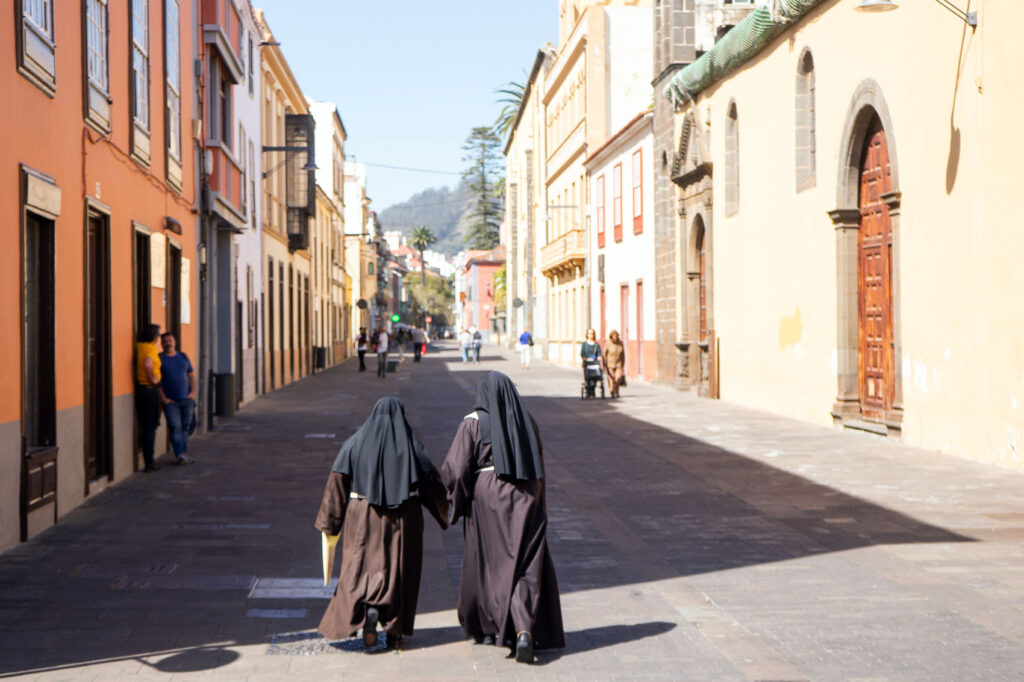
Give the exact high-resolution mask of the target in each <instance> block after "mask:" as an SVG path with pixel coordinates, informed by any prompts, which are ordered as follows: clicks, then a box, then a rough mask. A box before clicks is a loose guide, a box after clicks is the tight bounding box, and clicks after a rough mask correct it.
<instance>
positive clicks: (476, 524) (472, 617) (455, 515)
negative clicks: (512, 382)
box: [441, 417, 565, 649]
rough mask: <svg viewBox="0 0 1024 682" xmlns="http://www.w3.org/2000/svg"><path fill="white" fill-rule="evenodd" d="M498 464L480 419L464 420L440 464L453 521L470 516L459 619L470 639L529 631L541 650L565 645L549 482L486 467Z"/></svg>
mask: <svg viewBox="0 0 1024 682" xmlns="http://www.w3.org/2000/svg"><path fill="white" fill-rule="evenodd" d="M538 440H539V438H538ZM492 465H493V461H492V458H491V446H490V444H487V443H484V442H482V441H481V438H480V427H479V424H478V422H477V420H476V419H475V418H472V417H469V418H466V419H464V420H463V421H462V423H461V424H460V425H459V429H458V431H457V432H456V434H455V440H454V441H453V442H452V446H451V448H450V449H449V450H448V456H447V457H446V458H445V461H444V464H443V465H442V466H441V477H442V479H443V480H444V484H445V487H446V488H447V489H448V496H449V499H450V500H451V502H452V520H451V522H452V523H455V521H457V520H458V519H459V518H463V519H465V521H464V534H465V542H466V546H465V555H464V557H463V561H462V580H461V584H460V585H459V601H458V614H459V622H460V623H461V624H462V627H463V629H464V630H465V631H466V634H467V635H469V636H470V637H475V638H480V637H483V636H485V635H494V636H495V639H496V642H497V643H498V644H511V643H513V642H514V641H515V639H516V635H517V633H519V632H524V631H525V632H529V633H531V635H532V636H533V642H534V647H535V648H537V649H546V648H558V647H564V646H565V632H564V630H563V628H562V606H561V602H560V600H559V597H558V579H557V577H556V576H555V565H554V563H553V562H552V561H551V554H550V552H549V551H548V544H547V536H546V533H547V525H548V517H547V507H546V504H545V498H544V480H543V479H535V480H529V481H520V480H512V479H506V478H505V477H499V476H497V475H495V473H494V471H493V470H491V471H480V469H484V468H486V467H490V466H492Z"/></svg>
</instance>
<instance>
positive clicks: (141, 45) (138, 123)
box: [131, 0, 150, 165]
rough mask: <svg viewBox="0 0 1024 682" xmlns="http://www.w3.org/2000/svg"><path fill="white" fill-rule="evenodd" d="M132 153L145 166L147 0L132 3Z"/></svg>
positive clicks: (147, 72)
mask: <svg viewBox="0 0 1024 682" xmlns="http://www.w3.org/2000/svg"><path fill="white" fill-rule="evenodd" d="M131 33H132V64H131V82H132V154H133V155H134V156H135V158H136V159H138V160H139V161H141V162H143V163H145V164H147V165H148V164H149V160H150V146H149V131H150V113H149V109H150V106H149V105H150V102H149V0H132V22H131Z"/></svg>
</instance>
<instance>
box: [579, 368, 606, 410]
mask: <svg viewBox="0 0 1024 682" xmlns="http://www.w3.org/2000/svg"><path fill="white" fill-rule="evenodd" d="M583 376H584V381H583V383H582V384H581V385H580V400H586V399H587V398H596V397H597V389H598V387H600V388H601V398H604V370H603V369H602V368H601V358H599V357H589V358H587V359H585V360H584V361H583Z"/></svg>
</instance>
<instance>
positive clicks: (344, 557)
mask: <svg viewBox="0 0 1024 682" xmlns="http://www.w3.org/2000/svg"><path fill="white" fill-rule="evenodd" d="M421 506H422V507H426V509H427V511H429V512H430V514H431V515H432V516H433V517H434V518H435V519H437V522H438V523H439V524H441V528H447V527H448V501H447V499H446V498H445V489H444V486H443V485H442V483H441V479H440V476H439V475H438V473H437V469H436V468H435V467H434V465H433V464H432V463H431V461H430V459H429V458H428V457H427V453H426V450H425V449H424V447H423V444H422V443H421V442H420V441H419V439H418V438H416V436H415V434H413V431H412V428H411V427H410V426H409V423H408V422H407V421H406V419H405V409H404V408H403V407H402V403H400V402H399V401H398V399H396V398H391V397H386V398H381V399H380V400H378V401H377V404H376V405H374V406H373V411H372V412H371V413H370V417H369V418H368V419H367V420H366V422H364V423H363V425H362V426H360V427H359V429H358V430H357V431H356V432H355V433H354V434H353V435H352V436H351V437H350V438H349V439H348V440H346V441H345V443H344V445H342V446H341V450H340V451H339V452H338V456H337V458H336V459H335V460H334V466H332V467H331V474H330V477H329V478H328V479H327V487H326V488H325V490H324V497H323V500H322V501H321V503H320V512H319V513H318V514H317V517H316V523H315V524H314V525H315V526H316V528H317V530H319V531H321V532H322V533H323V534H324V547H325V555H324V556H325V559H324V571H325V575H324V579H325V581H326V580H327V578H328V576H329V573H330V569H329V563H330V562H329V560H328V554H327V549H326V548H327V547H328V546H330V551H331V555H332V556H333V543H334V542H337V535H338V534H339V533H340V532H341V530H342V527H344V531H345V534H344V537H343V538H342V542H341V545H342V547H341V575H340V577H339V578H338V587H337V589H336V590H335V592H334V597H333V598H332V599H331V602H330V604H328V605H327V612H326V613H324V617H323V619H322V620H321V621H320V627H319V630H320V633H321V634H322V635H323V636H324V637H327V638H328V639H341V638H345V637H352V636H354V635H355V634H356V633H357V632H358V631H359V630H360V629H361V630H362V632H363V644H365V645H366V646H373V645H374V644H376V643H377V624H378V623H379V624H380V626H381V629H382V630H384V632H385V633H386V641H387V646H388V647H389V648H394V647H397V646H398V645H399V644H400V642H401V639H402V637H403V636H404V635H411V634H412V630H413V620H414V618H415V616H416V599H417V597H418V596H419V589H420V570H421V568H422V561H423V512H422V511H421V509H420V507H421Z"/></svg>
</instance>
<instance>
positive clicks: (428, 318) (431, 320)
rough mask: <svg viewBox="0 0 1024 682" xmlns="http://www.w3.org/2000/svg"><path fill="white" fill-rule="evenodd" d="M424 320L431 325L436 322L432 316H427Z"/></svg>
mask: <svg viewBox="0 0 1024 682" xmlns="http://www.w3.org/2000/svg"><path fill="white" fill-rule="evenodd" d="M423 319H424V320H426V321H427V324H430V323H431V322H433V321H434V318H432V317H431V316H430V315H427V316H426V317H425V318H423Z"/></svg>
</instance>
